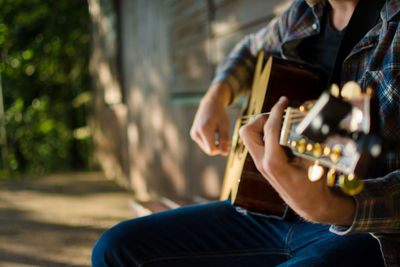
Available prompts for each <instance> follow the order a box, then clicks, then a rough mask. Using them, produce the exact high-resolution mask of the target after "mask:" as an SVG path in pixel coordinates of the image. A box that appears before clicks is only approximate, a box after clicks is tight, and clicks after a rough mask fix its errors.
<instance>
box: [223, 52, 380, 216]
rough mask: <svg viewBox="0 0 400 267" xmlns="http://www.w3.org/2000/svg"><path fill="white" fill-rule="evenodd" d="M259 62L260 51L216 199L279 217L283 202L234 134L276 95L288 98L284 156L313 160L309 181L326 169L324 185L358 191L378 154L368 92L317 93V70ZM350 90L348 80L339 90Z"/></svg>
mask: <svg viewBox="0 0 400 267" xmlns="http://www.w3.org/2000/svg"><path fill="white" fill-rule="evenodd" d="M264 62H265V61H264V55H263V53H260V55H259V57H258V59H257V64H256V68H255V74H254V78H253V84H252V89H251V93H250V96H249V98H248V101H247V102H246V105H245V108H244V111H243V113H242V116H241V117H240V118H239V119H238V120H237V121H236V124H235V127H234V131H233V136H232V147H231V150H230V153H229V156H228V160H227V165H226V169H225V175H224V180H223V186H222V191H221V195H220V199H221V200H223V199H228V198H230V200H231V202H232V204H233V205H236V206H241V207H243V208H246V209H248V210H252V211H255V212H260V213H266V214H272V215H277V216H283V214H284V212H285V210H286V204H285V203H284V201H283V200H282V199H281V198H280V196H279V194H278V193H277V192H276V191H275V190H274V189H273V188H272V186H271V185H270V184H269V183H268V182H267V180H266V179H265V178H264V177H263V176H262V175H261V173H259V172H258V170H257V169H256V167H255V164H254V162H253V160H252V158H251V156H250V155H249V154H248V151H247V149H246V148H245V146H244V145H243V143H242V141H241V139H240V137H239V134H238V132H239V128H240V127H241V126H242V125H243V124H245V123H247V122H248V120H249V118H251V117H254V116H255V115H257V114H260V113H266V112H268V111H270V109H271V108H272V106H273V105H274V104H275V103H276V102H277V100H278V99H279V98H280V97H281V96H286V97H288V98H289V108H288V109H287V110H286V111H285V115H284V120H283V125H282V130H281V138H280V144H281V145H282V146H283V147H284V148H285V149H286V150H287V151H288V155H289V156H294V155H295V156H300V157H303V158H307V159H309V160H312V161H314V162H315V164H314V166H313V167H312V168H310V170H309V177H310V179H314V178H313V176H317V177H316V178H315V179H319V178H320V176H322V175H323V173H324V171H325V169H326V168H329V169H330V170H329V172H328V174H327V178H328V185H330V186H332V187H335V186H336V185H338V184H339V186H340V187H341V188H342V191H344V193H347V194H349V195H354V194H357V193H358V192H360V191H361V190H362V185H363V184H362V182H361V181H360V180H359V179H358V177H362V176H363V175H364V171H365V170H366V168H365V163H366V162H368V160H369V159H370V157H371V155H372V154H373V155H374V156H377V155H378V154H379V153H380V150H379V142H378V141H377V140H375V139H374V140H373V141H374V142H372V141H371V140H370V139H371V138H370V135H369V133H370V132H371V125H372V123H371V121H370V120H369V118H370V113H371V99H372V96H371V94H361V92H359V93H358V94H357V96H349V98H351V101H350V100H349V101H343V100H341V99H338V98H336V97H334V96H332V95H330V94H329V93H323V94H322V95H321V92H322V89H321V86H322V84H321V79H320V77H321V72H320V71H319V69H317V68H315V67H312V66H309V65H305V64H302V63H299V62H293V61H288V60H284V59H281V58H277V57H273V56H271V57H269V58H268V60H267V62H266V63H264ZM354 88H356V89H358V90H359V91H360V90H361V89H360V88H359V87H358V85H356V84H354V83H349V84H348V85H347V89H350V90H342V92H346V91H350V92H352V91H354ZM343 89H346V88H343ZM350 94H351V93H350ZM360 118H361V119H360ZM367 138H369V139H368V140H366V139H367ZM360 144H364V145H360ZM366 144H367V145H366ZM371 144H376V145H375V146H374V145H371ZM366 146H367V147H366ZM371 151H372V152H371ZM320 173H321V174H320Z"/></svg>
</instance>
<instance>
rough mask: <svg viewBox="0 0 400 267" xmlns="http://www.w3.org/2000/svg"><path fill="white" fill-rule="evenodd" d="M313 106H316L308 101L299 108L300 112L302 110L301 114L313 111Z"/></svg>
mask: <svg viewBox="0 0 400 267" xmlns="http://www.w3.org/2000/svg"><path fill="white" fill-rule="evenodd" d="M313 106H314V103H313V102H311V101H307V102H305V103H303V104H302V105H301V106H300V107H299V110H300V111H301V112H307V111H309V110H310V109H312V107H313Z"/></svg>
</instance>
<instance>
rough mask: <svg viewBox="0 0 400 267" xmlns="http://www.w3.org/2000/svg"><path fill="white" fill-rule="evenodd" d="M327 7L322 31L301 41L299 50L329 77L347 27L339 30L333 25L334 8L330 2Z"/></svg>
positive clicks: (306, 60)
mask: <svg viewBox="0 0 400 267" xmlns="http://www.w3.org/2000/svg"><path fill="white" fill-rule="evenodd" d="M326 9H327V10H326V11H325V12H324V16H323V17H322V20H321V25H320V27H321V29H320V33H319V34H317V35H314V36H312V37H308V38H306V39H304V40H303V41H302V42H301V43H300V45H299V47H298V51H299V55H300V57H301V59H302V60H304V61H305V62H307V63H310V64H311V65H315V66H317V67H320V68H321V69H322V71H323V72H324V74H325V75H326V77H329V75H330V73H331V72H332V70H333V67H334V66H335V61H336V55H337V53H338V51H339V47H340V43H341V41H342V39H343V36H344V33H345V29H343V30H341V31H337V30H335V29H334V28H333V27H332V24H331V19H330V13H331V9H332V8H331V6H330V4H329V3H328V4H327V6H326Z"/></svg>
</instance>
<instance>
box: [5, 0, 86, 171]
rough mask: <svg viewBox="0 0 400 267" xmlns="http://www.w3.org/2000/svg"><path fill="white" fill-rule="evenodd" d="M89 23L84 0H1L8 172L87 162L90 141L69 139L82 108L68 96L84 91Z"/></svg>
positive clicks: (83, 120)
mask: <svg viewBox="0 0 400 267" xmlns="http://www.w3.org/2000/svg"><path fill="white" fill-rule="evenodd" d="M89 25H90V22H89V14H88V6H87V1H84V0H57V1H52V0H47V1H44V0H0V75H1V78H2V85H3V96H4V106H5V110H6V111H5V120H6V131H7V144H8V159H7V161H8V165H9V168H10V169H11V170H12V171H13V172H15V173H16V172H19V173H29V174H43V173H47V172H53V171H60V170H68V169H77V168H79V169H84V168H87V165H88V156H89V143H90V141H89V140H88V139H87V138H86V139H84V140H77V139H74V138H73V130H74V129H76V128H79V127H82V126H85V125H86V115H87V110H86V108H87V107H85V106H84V105H80V106H73V105H72V102H73V100H74V99H75V98H77V97H78V96H79V95H81V94H84V93H87V92H88V90H89V75H88V56H89ZM0 166H1V165H0ZM4 167H5V166H3V169H4ZM0 173H4V170H3V171H2V170H1V168H0Z"/></svg>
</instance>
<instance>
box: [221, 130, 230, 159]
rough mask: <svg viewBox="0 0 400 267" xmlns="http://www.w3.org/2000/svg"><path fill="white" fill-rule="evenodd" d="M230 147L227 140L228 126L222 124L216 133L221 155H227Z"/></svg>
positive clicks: (228, 139)
mask: <svg viewBox="0 0 400 267" xmlns="http://www.w3.org/2000/svg"><path fill="white" fill-rule="evenodd" d="M230 145H231V139H230V138H229V124H227V123H224V124H221V125H220V128H219V132H218V148H219V152H220V153H221V154H222V155H225V156H226V155H227V154H228V151H229V148H230Z"/></svg>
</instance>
